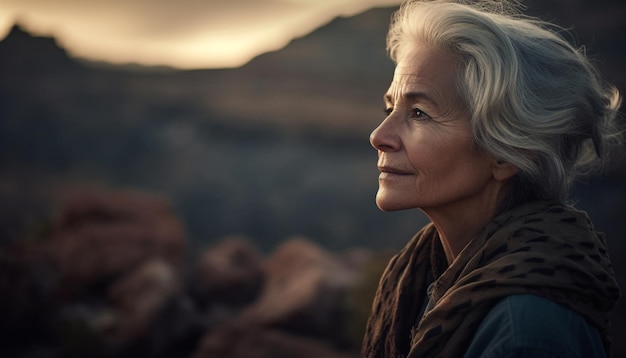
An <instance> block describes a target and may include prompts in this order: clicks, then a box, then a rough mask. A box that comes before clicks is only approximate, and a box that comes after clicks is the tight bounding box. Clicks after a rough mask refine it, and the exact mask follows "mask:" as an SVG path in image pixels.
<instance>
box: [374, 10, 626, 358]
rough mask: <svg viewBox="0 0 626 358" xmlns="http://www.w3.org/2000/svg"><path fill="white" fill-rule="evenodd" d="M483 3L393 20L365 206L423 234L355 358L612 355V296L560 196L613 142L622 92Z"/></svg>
mask: <svg viewBox="0 0 626 358" xmlns="http://www.w3.org/2000/svg"><path fill="white" fill-rule="evenodd" d="M493 3H494V4H495V5H493V6H490V5H489V3H488V2H485V1H483V2H481V3H480V5H476V4H475V5H467V4H459V3H452V2H449V1H448V2H446V1H436V0H435V1H418V2H408V3H404V4H403V5H402V6H401V8H400V10H399V11H398V12H397V13H396V15H395V16H394V19H393V21H392V25H391V28H390V30H389V34H388V50H389V53H390V56H391V57H392V59H393V60H394V62H395V63H396V69H395V73H394V76H393V81H392V83H391V86H390V87H389V89H388V91H387V93H386V94H385V96H384V99H385V104H386V113H387V117H386V118H385V119H384V121H383V122H382V123H381V124H380V126H379V127H378V128H376V129H375V130H374V132H373V133H372V134H371V138H370V141H371V143H372V145H373V146H374V147H375V148H376V149H377V150H378V168H379V170H380V177H379V190H378V193H377V196H376V203H377V205H378V206H379V208H380V209H382V210H385V211H391V210H401V209H409V208H420V209H421V210H422V211H423V212H424V213H425V214H426V215H427V216H428V218H429V219H430V221H431V223H430V224H428V225H426V226H425V227H424V228H423V229H422V230H421V231H419V232H418V233H417V234H416V236H415V237H414V238H413V239H412V240H411V241H410V242H409V243H408V244H407V245H406V246H405V247H404V248H403V249H402V250H401V251H400V252H399V253H398V254H397V255H396V256H395V257H394V258H393V259H392V260H391V261H390V263H389V265H388V267H387V269H386V270H385V272H384V274H383V276H382V278H381V281H380V285H379V288H378V292H377V294H376V297H375V300H374V303H373V308H372V312H371V315H370V318H369V321H368V326H367V330H366V334H365V338H364V343H363V356H365V357H394V358H395V357H512V356H514V357H539V356H540V357H605V356H606V355H608V353H609V338H608V337H609V335H608V331H609V317H610V312H611V311H612V309H613V308H614V306H615V304H616V301H617V299H618V297H619V295H620V292H619V288H618V286H617V283H616V281H615V278H614V274H613V271H612V269H611V263H610V260H609V257H608V255H607V248H606V244H605V241H604V238H603V236H602V235H601V234H600V233H597V232H596V231H595V230H594V228H593V226H592V224H591V223H590V221H589V219H588V217H587V215H586V214H585V213H584V212H581V211H578V210H576V209H574V208H572V207H571V206H568V205H567V192H568V189H569V187H570V185H571V183H572V181H573V179H574V177H575V176H577V175H578V174H581V173H582V172H583V171H584V172H585V173H586V172H588V169H589V168H591V164H593V163H594V162H598V159H599V158H600V157H604V155H605V154H606V153H607V152H608V150H609V146H610V145H612V144H613V143H614V142H616V141H614V139H616V138H617V137H618V133H617V131H616V130H615V119H616V114H617V109H618V107H619V105H620V97H619V94H618V92H617V90H616V89H615V88H614V87H610V86H607V85H605V84H604V83H603V82H602V80H601V78H600V77H599V75H598V73H597V71H596V70H595V69H594V68H593V66H592V65H591V64H590V63H589V61H588V60H587V59H586V58H585V56H584V54H583V53H581V51H578V50H577V49H575V48H573V47H572V46H571V45H570V44H568V43H567V41H565V40H564V39H563V38H562V37H561V36H560V35H559V34H558V33H557V32H556V31H554V30H551V27H550V26H548V25H547V24H545V23H542V22H540V21H538V20H535V19H530V18H527V17H524V16H522V15H520V14H516V13H514V12H511V11H510V9H511V8H512V7H508V6H502V5H503V2H502V1H499V2H498V3H497V4H496V3H495V2H493ZM496 5H497V6H496Z"/></svg>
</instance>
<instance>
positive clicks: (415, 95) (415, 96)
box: [383, 91, 438, 106]
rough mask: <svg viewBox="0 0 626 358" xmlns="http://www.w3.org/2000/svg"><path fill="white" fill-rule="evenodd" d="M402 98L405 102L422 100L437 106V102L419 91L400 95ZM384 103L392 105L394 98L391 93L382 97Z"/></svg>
mask: <svg viewBox="0 0 626 358" xmlns="http://www.w3.org/2000/svg"><path fill="white" fill-rule="evenodd" d="M402 98H403V99H405V100H407V101H416V100H422V101H426V102H430V103H431V104H433V105H434V106H438V104H437V102H436V101H435V100H433V99H432V98H431V97H430V96H429V95H428V94H426V93H424V92H420V91H410V92H405V93H403V94H402ZM383 99H384V101H385V103H394V96H393V95H392V94H391V93H386V94H385V95H384V96H383Z"/></svg>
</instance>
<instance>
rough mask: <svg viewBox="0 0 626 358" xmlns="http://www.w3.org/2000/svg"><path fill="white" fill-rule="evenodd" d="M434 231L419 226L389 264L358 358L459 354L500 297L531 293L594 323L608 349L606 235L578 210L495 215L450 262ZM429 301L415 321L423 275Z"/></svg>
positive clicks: (614, 288) (611, 298)
mask: <svg viewBox="0 0 626 358" xmlns="http://www.w3.org/2000/svg"><path fill="white" fill-rule="evenodd" d="M446 266H447V263H446V261H445V256H444V253H443V249H442V247H441V243H440V242H439V237H438V235H437V231H436V230H435V228H434V226H433V225H432V224H429V225H427V226H425V227H424V228H423V229H422V230H421V231H420V232H418V233H417V235H416V236H415V237H414V238H413V239H412V240H411V241H410V242H409V243H408V244H407V245H406V246H405V247H404V248H403V249H402V251H400V252H399V253H398V254H397V255H396V256H395V257H394V258H393V259H392V260H391V261H390V262H389V265H388V266H387V269H386V270H385V272H384V273H383V276H382V278H381V281H380V284H379V287H378V292H377V293H376V297H375V298H374V303H373V306H372V312H371V314H370V317H369V321H368V324H367V330H366V333H365V337H364V341H363V348H362V356H363V357H368V358H379V357H385V358H392V357H393V358H396V357H420V358H423V357H461V356H463V354H464V352H465V350H466V349H467V347H468V345H469V343H470V341H471V339H472V337H473V334H474V332H475V331H476V328H477V327H478V325H479V324H480V323H481V321H482V320H483V318H484V317H485V316H486V314H487V313H488V312H489V310H490V309H491V308H492V307H493V306H494V305H495V304H496V303H497V302H498V301H499V300H500V299H502V298H503V297H506V296H510V295H515V294H534V295H538V296H542V297H545V298H548V299H550V300H552V301H554V302H556V303H559V304H561V305H563V306H565V307H568V308H570V309H572V310H574V311H575V312H578V313H579V314H581V315H582V316H583V317H585V318H586V319H587V320H588V321H589V322H590V323H592V324H593V325H595V326H596V327H597V328H598V330H599V332H600V334H601V336H602V337H603V341H604V345H605V349H606V351H607V354H608V352H610V341H609V336H608V333H609V317H610V316H609V315H610V313H611V311H612V310H613V308H614V306H615V304H616V302H617V299H618V298H619V296H620V292H619V288H618V285H617V282H616V280H615V276H614V274H613V269H612V268H611V262H610V260H609V257H608V254H607V248H606V244H605V241H604V238H603V236H602V235H601V234H599V233H597V232H595V231H594V230H593V226H592V225H591V222H590V221H589V219H588V217H587V215H586V214H585V213H584V212H581V211H577V210H574V209H572V208H569V207H564V206H560V205H557V204H551V203H546V202H536V203H531V204H527V205H523V206H521V207H518V208H516V209H514V210H512V211H509V212H507V213H504V214H501V215H499V216H497V217H496V218H495V219H494V220H493V221H492V222H491V223H490V224H488V225H487V226H486V227H485V228H484V229H483V230H482V231H481V233H480V234H479V235H477V236H476V237H475V238H474V239H473V240H472V241H471V242H470V243H469V244H468V245H467V246H466V247H465V248H464V249H463V251H461V253H460V254H459V255H458V256H457V258H456V260H455V261H454V262H453V263H452V265H450V266H449V267H446ZM430 275H433V276H434V277H435V278H436V280H435V282H434V285H433V290H432V299H433V301H434V303H435V305H434V307H433V308H432V310H430V311H428V313H426V314H425V315H424V316H423V317H422V318H421V320H419V322H418V323H417V324H416V319H417V315H418V314H419V312H418V311H419V309H420V308H421V307H422V306H423V305H424V302H423V301H424V299H425V297H426V286H427V285H428V281H429V276H430Z"/></svg>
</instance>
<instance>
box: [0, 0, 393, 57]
mask: <svg viewBox="0 0 626 358" xmlns="http://www.w3.org/2000/svg"><path fill="white" fill-rule="evenodd" d="M399 3H400V0H288V1H285V0H282V1H280V0H231V1H228V0H217V1H215V0H209V1H199V0H184V1H178V2H173V1H167V0H108V1H107V0H55V1H49V0H0V38H4V36H6V34H7V32H8V30H9V29H10V27H11V26H12V25H13V24H15V23H18V24H19V25H20V26H22V27H23V28H24V29H26V30H27V31H29V32H31V33H33V34H35V35H40V36H54V37H55V38H56V39H57V41H58V42H59V44H61V45H62V46H63V47H64V48H65V49H66V50H68V52H69V53H70V54H72V55H73V56H76V57H81V58H86V59H90V60H96V61H106V62H111V63H118V64H124V63H139V64H143V65H165V66H172V67H177V68H184V69H192V68H226V67H238V66H241V65H243V64H245V63H246V62H248V61H249V60H250V59H252V58H253V57H255V56H257V55H259V54H261V53H264V52H268V51H273V50H277V49H280V48H282V47H283V46H285V45H286V44H287V43H289V41H291V40H292V39H294V38H297V37H300V36H304V35H306V34H307V33H309V32H311V31H313V30H315V29H316V28H318V27H319V26H322V25H323V24H325V23H327V22H329V21H331V20H332V19H333V18H335V17H337V16H352V15H355V14H357V13H360V12H362V11H365V10H367V9H369V8H372V7H380V6H394V5H397V4H399Z"/></svg>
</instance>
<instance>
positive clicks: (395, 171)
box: [378, 166, 411, 176]
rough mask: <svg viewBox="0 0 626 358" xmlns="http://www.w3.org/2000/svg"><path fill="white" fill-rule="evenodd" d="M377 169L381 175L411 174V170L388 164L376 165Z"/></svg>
mask: <svg viewBox="0 0 626 358" xmlns="http://www.w3.org/2000/svg"><path fill="white" fill-rule="evenodd" d="M378 171H380V173H381V175H383V174H385V175H386V176H395V175H411V172H408V171H406V170H402V169H398V168H394V167H388V166H380V167H378Z"/></svg>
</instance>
